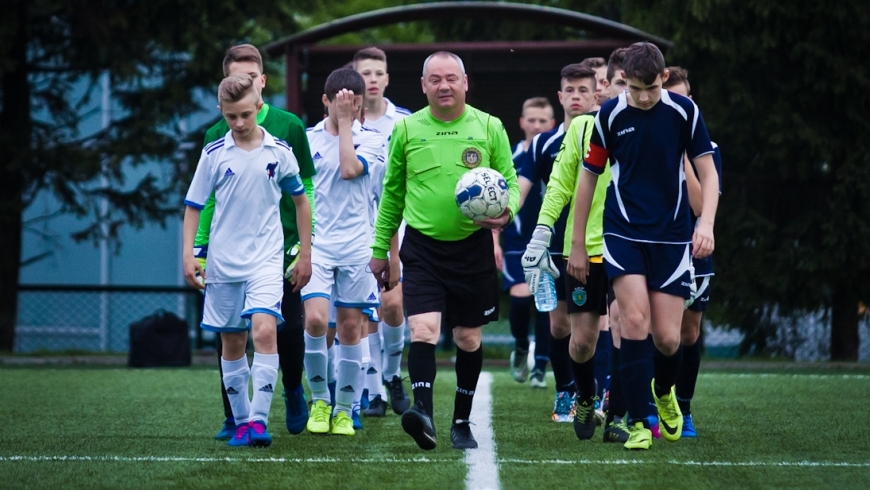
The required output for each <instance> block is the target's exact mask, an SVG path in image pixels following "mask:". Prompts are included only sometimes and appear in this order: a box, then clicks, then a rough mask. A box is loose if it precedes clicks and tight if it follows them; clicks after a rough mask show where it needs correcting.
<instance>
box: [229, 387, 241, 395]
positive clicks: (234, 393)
mask: <svg viewBox="0 0 870 490" xmlns="http://www.w3.org/2000/svg"><path fill="white" fill-rule="evenodd" d="M238 394H239V392H238V391H236V389H235V388H233V387H232V386H230V387H229V388H227V395H238Z"/></svg>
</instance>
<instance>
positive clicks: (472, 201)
mask: <svg viewBox="0 0 870 490" xmlns="http://www.w3.org/2000/svg"><path fill="white" fill-rule="evenodd" d="M455 196H456V205H457V206H459V211H461V212H462V214H463V215H465V217H466V218H468V219H470V220H472V221H483V220H485V219H487V218H498V217H499V216H501V214H502V213H504V210H505V209H506V208H507V205H508V200H509V199H510V193H509V192H508V186H507V181H505V180H504V176H502V174H500V173H498V172H497V171H495V170H493V169H491V168H484V167H478V168H473V169H471V170H469V171H468V172H465V174H464V175H463V176H462V177H460V179H459V182H457V183H456V190H455Z"/></svg>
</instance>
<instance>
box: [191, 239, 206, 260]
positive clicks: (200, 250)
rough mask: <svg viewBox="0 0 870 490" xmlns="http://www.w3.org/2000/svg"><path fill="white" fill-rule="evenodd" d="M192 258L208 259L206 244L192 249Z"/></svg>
mask: <svg viewBox="0 0 870 490" xmlns="http://www.w3.org/2000/svg"><path fill="white" fill-rule="evenodd" d="M193 257H194V258H196V259H205V258H208V244H207V243H206V244H205V245H197V246H195V247H193Z"/></svg>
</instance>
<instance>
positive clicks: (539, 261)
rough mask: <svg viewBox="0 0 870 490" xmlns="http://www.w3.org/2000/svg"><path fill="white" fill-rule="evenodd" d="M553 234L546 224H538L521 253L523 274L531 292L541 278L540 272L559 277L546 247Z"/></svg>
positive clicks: (536, 287)
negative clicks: (523, 251)
mask: <svg viewBox="0 0 870 490" xmlns="http://www.w3.org/2000/svg"><path fill="white" fill-rule="evenodd" d="M552 236H553V231H552V230H551V229H550V227H548V226H544V225H538V226H536V227H535V231H534V232H533V233H532V239H531V240H530V241H529V244H528V245H527V246H526V252H525V253H524V254H523V258H522V264H523V275H525V277H526V283H527V284H528V285H529V289H530V290H531V291H532V294H535V292H536V291H537V290H538V282H539V281H540V279H541V274H542V273H544V272H546V273H548V274H550V275H551V276H553V279H556V278H558V277H559V270H558V269H557V268H556V264H555V263H554V262H553V259H552V258H551V257H550V251H549V250H547V247H549V246H550V239H551V238H552Z"/></svg>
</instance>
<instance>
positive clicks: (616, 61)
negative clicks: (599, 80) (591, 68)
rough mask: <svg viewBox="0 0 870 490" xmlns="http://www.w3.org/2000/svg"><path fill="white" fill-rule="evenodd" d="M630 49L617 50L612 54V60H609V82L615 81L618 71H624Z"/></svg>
mask: <svg viewBox="0 0 870 490" xmlns="http://www.w3.org/2000/svg"><path fill="white" fill-rule="evenodd" d="M626 51H628V48H616V49H614V50H613V52H612V53H610V58H609V59H608V60H607V81H608V82H609V81H611V80H613V77H615V76H616V70H622V65H623V64H624V63H625V52H626Z"/></svg>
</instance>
